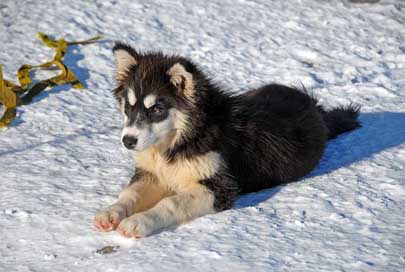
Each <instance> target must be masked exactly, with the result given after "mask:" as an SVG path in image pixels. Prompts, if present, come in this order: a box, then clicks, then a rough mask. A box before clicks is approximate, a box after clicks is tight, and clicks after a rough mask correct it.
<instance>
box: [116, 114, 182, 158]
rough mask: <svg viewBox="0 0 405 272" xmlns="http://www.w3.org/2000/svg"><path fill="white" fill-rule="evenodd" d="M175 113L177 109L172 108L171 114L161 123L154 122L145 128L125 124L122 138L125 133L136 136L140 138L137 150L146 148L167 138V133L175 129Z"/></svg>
mask: <svg viewBox="0 0 405 272" xmlns="http://www.w3.org/2000/svg"><path fill="white" fill-rule="evenodd" d="M174 115H175V110H173V109H172V110H170V112H169V116H168V117H167V118H166V119H165V120H163V121H161V122H159V123H152V124H150V125H149V126H145V127H143V128H137V127H136V126H135V125H133V126H124V129H123V130H122V135H121V140H122V138H123V137H124V136H125V135H128V136H132V137H135V138H137V139H138V142H137V144H136V147H135V151H142V150H145V149H147V148H148V147H150V146H152V145H154V144H157V143H159V142H161V141H163V140H165V139H166V138H167V135H168V134H169V133H170V132H171V131H172V130H173V129H174ZM124 119H125V117H124Z"/></svg>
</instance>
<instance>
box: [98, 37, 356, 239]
mask: <svg viewBox="0 0 405 272" xmlns="http://www.w3.org/2000/svg"><path fill="white" fill-rule="evenodd" d="M113 51H114V54H115V57H116V60H117V74H116V78H117V83H118V86H117V87H116V88H115V89H114V91H113V93H114V95H115V97H116V98H117V100H118V102H119V103H120V109H121V111H122V113H123V116H124V128H123V135H122V142H123V144H124V146H125V147H127V148H128V149H130V150H131V151H132V152H133V156H134V161H135V168H136V169H135V175H134V177H133V179H132V180H131V182H130V184H129V186H128V187H127V188H126V189H124V191H123V192H122V193H121V195H120V197H119V199H118V201H117V202H116V203H115V204H113V205H112V206H110V207H109V208H107V209H106V210H105V211H103V212H101V213H99V214H98V215H96V217H95V221H94V222H95V225H96V226H97V227H98V228H99V229H100V230H103V231H110V230H113V229H117V230H118V231H119V232H120V233H121V234H122V235H124V236H127V237H142V236H146V235H149V234H151V233H153V232H155V231H157V230H159V229H162V228H165V227H168V226H172V225H177V224H180V223H182V222H185V221H188V220H191V219H193V218H195V217H198V216H201V215H204V214H207V213H212V212H216V211H222V210H225V209H229V208H231V207H232V204H233V202H234V201H235V199H236V197H237V195H238V194H241V193H248V192H253V191H257V190H261V189H264V188H269V187H273V186H276V185H279V184H281V183H286V182H291V181H295V180H297V179H299V178H301V177H303V176H305V175H306V174H308V173H309V172H310V171H311V170H312V169H314V167H316V165H317V164H318V162H319V160H320V158H321V156H322V154H323V151H324V149H325V146H326V142H327V140H328V139H332V138H334V137H336V136H337V135H338V134H341V133H343V132H346V131H350V130H353V129H355V128H357V127H359V126H360V124H359V122H358V121H357V117H358V113H359V107H358V106H354V105H349V106H345V107H338V108H335V109H332V110H325V109H324V108H322V106H320V105H317V100H316V99H315V98H314V97H312V96H310V95H309V94H308V93H307V92H306V91H305V90H299V89H297V88H292V87H287V86H282V85H278V84H270V85H266V86H263V87H261V88H259V89H256V90H252V91H250V92H247V93H244V94H240V95H231V94H230V93H228V92H226V91H225V90H223V89H222V88H220V87H219V86H218V85H216V84H214V83H213V82H212V81H211V80H210V79H209V77H208V76H207V75H205V74H204V73H203V72H202V71H201V70H200V68H199V67H198V66H197V65H195V64H194V63H192V62H191V61H190V60H188V59H186V58H183V57H179V56H166V55H163V54H162V53H160V52H152V53H145V54H141V53H139V52H137V51H136V50H135V49H133V48H132V47H130V46H129V45H127V44H124V43H116V45H115V47H114V49H113Z"/></svg>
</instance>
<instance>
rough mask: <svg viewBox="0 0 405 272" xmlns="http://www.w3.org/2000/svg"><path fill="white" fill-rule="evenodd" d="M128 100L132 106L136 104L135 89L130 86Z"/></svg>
mask: <svg viewBox="0 0 405 272" xmlns="http://www.w3.org/2000/svg"><path fill="white" fill-rule="evenodd" d="M128 102H129V104H130V105H131V106H134V105H135V103H136V96H135V91H134V90H133V89H131V88H128Z"/></svg>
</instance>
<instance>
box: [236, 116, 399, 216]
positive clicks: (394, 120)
mask: <svg viewBox="0 0 405 272" xmlns="http://www.w3.org/2000/svg"><path fill="white" fill-rule="evenodd" d="M360 121H361V124H362V127H361V128H360V129H357V130H355V131H352V132H348V133H345V134H342V135H340V136H338V137H337V138H336V139H333V140H331V141H330V142H328V146H327V148H326V150H325V153H324V155H323V158H322V159H321V161H320V163H319V165H318V167H317V168H315V169H314V170H313V171H312V172H311V173H310V174H309V175H308V176H306V177H304V178H303V179H301V180H300V181H301V182H305V178H308V177H315V176H320V175H325V174H328V173H331V172H333V171H335V170H336V169H339V168H341V167H345V166H348V165H351V164H353V163H356V162H358V161H361V160H364V159H367V158H371V157H372V156H373V155H374V154H377V153H379V152H381V151H383V150H386V149H389V148H392V147H395V146H399V145H401V144H403V143H405V112H404V113H402V112H376V113H362V114H361V115H360ZM281 189H282V185H281V186H277V187H274V188H270V189H266V190H262V191H259V192H256V193H250V194H247V195H243V196H241V197H240V198H239V199H238V201H237V202H236V204H235V208H237V209H238V208H244V207H248V206H254V205H257V204H259V203H260V202H263V201H265V200H267V199H269V198H271V197H273V196H274V195H275V194H276V193H277V192H278V191H280V190H281Z"/></svg>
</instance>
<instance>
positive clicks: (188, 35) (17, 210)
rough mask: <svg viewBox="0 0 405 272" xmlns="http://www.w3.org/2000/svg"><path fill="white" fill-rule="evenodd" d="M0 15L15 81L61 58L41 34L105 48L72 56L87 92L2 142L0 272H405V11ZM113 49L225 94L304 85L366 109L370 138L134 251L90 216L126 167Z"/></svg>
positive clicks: (212, 4) (8, 73) (306, 8)
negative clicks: (186, 61) (192, 67)
mask: <svg viewBox="0 0 405 272" xmlns="http://www.w3.org/2000/svg"><path fill="white" fill-rule="evenodd" d="M0 18H1V19H0V33H1V35H0V44H1V51H0V63H2V64H3V66H4V67H3V70H4V77H5V78H7V79H12V80H13V81H16V78H15V75H14V73H15V71H16V70H17V69H18V67H19V66H20V65H21V64H24V63H30V64H36V63H41V62H44V61H45V60H49V59H50V58H51V57H52V56H53V51H52V50H51V49H49V48H47V47H45V46H43V45H42V44H41V43H40V42H39V41H38V40H36V38H35V34H36V32H38V31H42V32H45V33H47V34H51V35H54V36H55V37H57V38H59V37H66V38H67V39H68V40H79V39H86V38H89V37H91V36H93V35H95V34H98V33H100V34H102V35H104V37H105V38H106V41H104V42H100V43H97V44H92V45H86V46H79V47H78V46H75V47H73V48H72V49H71V50H70V52H69V53H68V55H67V57H66V62H67V64H68V65H69V66H70V67H72V69H73V71H74V72H75V73H76V74H77V75H78V76H79V78H80V79H81V80H82V81H84V82H85V87H86V88H85V89H84V90H82V91H79V90H74V89H71V88H70V86H62V87H56V88H53V89H52V90H51V91H49V92H45V93H43V94H41V95H40V96H39V97H37V98H35V99H34V101H33V103H32V104H30V105H27V106H22V107H20V108H18V116H17V118H16V119H15V120H14V122H13V123H12V126H11V127H9V128H7V129H3V130H1V131H0V229H1V230H0V241H1V243H0V257H1V258H0V271H188V270H190V269H192V270H193V271H404V269H405V246H404V245H405V234H404V232H405V220H404V218H405V186H404V185H405V77H404V74H405V39H404V38H405V27H404V24H405V3H404V2H403V1H399V0H398V1H395V0H386V1H384V0H381V1H380V2H379V3H376V4H353V3H349V2H347V1H328V2H326V1H300V0H291V1H281V0H280V1H266V0H257V1H249V0H239V1H232V0H213V1H209V2H208V1H168V0H165V1H146V0H145V1H129V0H127V1H115V0H106V1H81V0H70V1H62V0H57V1H13V0H3V1H1V3H0ZM115 39H119V40H124V41H127V42H131V43H132V44H134V45H135V46H136V47H137V48H139V49H142V50H147V49H159V50H164V51H165V52H168V53H179V54H182V55H185V56H188V57H191V58H192V59H193V60H195V61H196V62H198V63H200V64H201V66H202V67H203V68H204V69H205V70H206V71H208V72H209V73H210V74H211V75H212V76H213V77H215V78H216V79H217V80H218V81H219V82H221V83H222V84H223V85H225V86H228V87H229V88H230V89H231V90H232V91H239V90H241V91H245V90H247V89H249V88H251V87H256V86H259V85H261V84H264V83H267V82H280V83H285V84H293V85H300V84H301V83H300V82H302V83H303V84H304V85H305V86H307V87H309V88H312V90H313V92H314V93H315V94H316V95H317V96H318V97H319V98H320V100H321V101H322V103H324V104H326V105H327V106H333V105H336V104H345V103H349V102H356V103H359V104H361V105H363V113H362V114H361V116H360V119H361V121H362V122H363V128H361V129H359V130H357V131H355V132H353V133H350V134H346V135H342V136H340V137H339V138H338V139H336V140H333V141H331V142H330V143H329V146H328V148H327V150H326V153H325V156H324V158H323V160H322V162H321V163H320V165H319V167H318V168H317V169H316V170H314V171H313V173H312V174H311V175H309V176H308V177H305V178H304V179H302V180H301V181H300V182H297V183H292V184H288V185H286V186H280V187H277V188H273V189H268V190H264V191H261V192H257V193H253V194H249V195H246V196H243V197H241V198H240V199H239V200H238V202H237V203H236V205H235V207H234V208H233V209H231V210H228V211H225V212H222V213H218V214H213V215H208V216H204V217H202V218H199V219H197V220H195V221H193V222H190V223H188V224H185V225H182V226H180V227H179V228H177V229H171V230H168V231H164V232H161V233H158V234H156V235H154V236H151V237H148V238H144V239H141V240H128V239H124V238H122V237H120V236H119V235H118V234H116V233H114V232H112V233H107V234H105V233H99V232H97V231H96V230H95V229H94V227H93V226H92V219H93V215H94V214H95V213H96V211H98V210H100V209H102V208H104V207H106V206H107V205H109V204H111V203H112V201H114V199H115V198H116V196H117V195H118V193H119V191H120V190H121V188H122V187H123V186H125V184H126V183H127V182H128V180H129V178H130V177H131V175H132V171H133V169H132V167H131V163H132V161H131V158H130V155H129V154H128V153H127V152H126V151H125V150H124V149H123V147H121V145H120V142H119V135H120V125H121V119H120V118H121V116H120V114H119V111H118V106H117V105H116V103H115V100H114V99H113V97H112V96H111V94H110V90H111V89H112V86H113V84H114V83H113V71H114V62H113V58H112V53H111V47H112V43H111V41H112V40H115ZM41 75H43V74H40V73H38V76H41ZM105 246H112V247H115V248H114V250H113V252H111V253H109V254H100V253H96V251H97V250H99V249H102V248H103V247H105Z"/></svg>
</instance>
